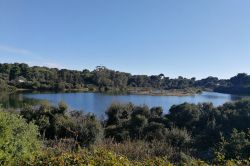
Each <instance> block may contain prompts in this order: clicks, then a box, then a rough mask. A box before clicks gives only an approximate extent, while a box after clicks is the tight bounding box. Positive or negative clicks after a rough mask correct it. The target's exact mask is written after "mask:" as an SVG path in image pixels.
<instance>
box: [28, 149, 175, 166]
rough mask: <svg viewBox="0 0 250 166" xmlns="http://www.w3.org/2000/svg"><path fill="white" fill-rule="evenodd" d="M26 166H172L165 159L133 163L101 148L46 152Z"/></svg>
mask: <svg viewBox="0 0 250 166" xmlns="http://www.w3.org/2000/svg"><path fill="white" fill-rule="evenodd" d="M24 165H36V166H43V165H47V166H54V165H58V166H72V165H75V166H78V165H79V166H85V165H86V166H152V165H155V166H171V165H172V164H171V163H170V162H168V161H166V160H164V159H163V158H154V159H149V160H145V161H141V162H136V161H131V160H129V159H128V158H127V157H125V156H122V155H117V154H115V153H113V152H110V151H107V150H105V149H102V148H99V149H95V150H92V151H90V150H86V149H82V150H80V151H78V152H58V151H56V150H55V149H53V150H52V149H50V150H46V151H44V152H43V153H41V154H40V155H38V156H36V158H35V160H33V162H31V163H26V164H24Z"/></svg>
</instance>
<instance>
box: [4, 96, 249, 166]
mask: <svg viewBox="0 0 250 166" xmlns="http://www.w3.org/2000/svg"><path fill="white" fill-rule="evenodd" d="M10 114H11V115H10ZM106 115H107V118H106V119H105V120H99V119H97V118H96V117H95V116H94V115H92V114H83V113H82V112H78V111H68V109H67V105H66V104H64V103H63V102H61V103H60V104H59V105H58V106H57V107H55V106H51V105H49V104H48V103H44V104H41V105H38V106H27V107H26V108H23V109H21V111H18V112H16V111H14V112H13V111H12V113H10V111H8V112H3V111H0V127H1V132H2V133H5V134H1V135H0V140H1V141H0V154H1V157H0V163H1V164H3V165H5V164H7V163H8V161H12V162H15V163H18V162H20V161H25V162H27V161H29V162H30V163H32V164H31V165H48V164H49V163H50V164H51V163H53V164H56V165H58V163H59V164H60V163H61V164H62V163H63V165H88V164H92V165H115V164H116V165H117V163H119V164H120V165H171V163H173V164H174V165H184V163H186V165H209V164H210V165H211V164H214V165H230V164H231V165H249V164H250V161H249V157H250V100H240V101H237V102H231V103H226V104H224V105H223V106H220V107H214V106H213V105H212V104H209V103H203V104H198V105H195V104H189V103H183V104H181V105H175V106H172V108H171V109H170V112H169V114H164V113H163V111H162V108H161V107H153V108H149V107H147V106H146V105H143V106H136V105H133V104H131V103H129V104H119V103H114V104H112V105H111V106H110V107H109V108H108V109H107V111H106ZM16 116H18V117H16ZM24 121H26V123H25V122H24ZM37 135H40V136H39V138H36V136H37ZM1 137H4V138H3V139H2V138H1ZM40 140H41V141H42V142H41V141H40ZM39 141H40V142H39ZM39 144H40V146H43V149H42V150H41V149H40V151H39ZM86 148H87V149H88V150H87V149H86ZM102 162H103V163H102ZM124 162H125V163H127V164H124ZM30 163H29V165H30ZM105 163H106V164H105ZM206 163H207V164H206ZM19 164H20V163H19Z"/></svg>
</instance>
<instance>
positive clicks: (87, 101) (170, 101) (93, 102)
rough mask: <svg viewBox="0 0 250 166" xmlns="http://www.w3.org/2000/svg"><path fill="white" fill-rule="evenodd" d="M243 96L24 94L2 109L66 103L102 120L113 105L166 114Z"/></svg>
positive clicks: (0, 98)
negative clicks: (184, 106)
mask: <svg viewBox="0 0 250 166" xmlns="http://www.w3.org/2000/svg"><path fill="white" fill-rule="evenodd" d="M240 98H242V97H241V96H233V95H229V94H221V93H214V92H203V93H201V94H197V95H193V96H149V95H110V94H102V93H51V92H50V93H23V94H11V95H7V94H1V95H0V104H2V106H3V107H7V108H9V107H11V108H21V107H23V106H24V105H26V104H38V103H40V102H41V101H43V100H47V101H49V102H51V103H52V104H54V105H57V104H58V103H59V102H60V101H65V102H66V103H67V104H68V105H69V107H70V108H71V109H77V110H82V111H85V112H92V113H95V114H97V115H99V116H101V115H103V114H104V112H105V111H106V109H107V107H108V106H110V104H111V103H113V102H120V103H128V102H132V103H134V104H136V105H143V104H146V105H148V106H149V107H154V106H161V107H162V108H163V109H164V112H165V113H167V112H168V110H169V109H170V107H171V106H173V105H176V104H182V103H184V102H188V103H195V104H198V103H203V102H210V103H213V104H214V105H215V106H219V105H222V104H224V103H225V102H229V101H233V100H238V99H240Z"/></svg>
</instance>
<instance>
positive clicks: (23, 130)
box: [0, 111, 41, 165]
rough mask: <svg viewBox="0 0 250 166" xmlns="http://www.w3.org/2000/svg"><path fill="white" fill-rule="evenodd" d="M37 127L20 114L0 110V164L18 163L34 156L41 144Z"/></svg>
mask: <svg viewBox="0 0 250 166" xmlns="http://www.w3.org/2000/svg"><path fill="white" fill-rule="evenodd" d="M38 135H39V134H38V128H37V126H35V125H34V124H33V123H29V124H28V123H26V122H25V120H24V119H22V118H21V117H20V116H18V115H15V114H11V113H8V112H3V111H0V165H18V163H19V162H20V161H28V160H31V159H32V158H33V157H34V154H35V153H37V152H38V150H39V149H40V146H41V142H40V141H39V140H38Z"/></svg>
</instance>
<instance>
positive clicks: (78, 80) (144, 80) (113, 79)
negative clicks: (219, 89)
mask: <svg viewBox="0 0 250 166" xmlns="http://www.w3.org/2000/svg"><path fill="white" fill-rule="evenodd" d="M0 81H1V85H5V86H2V87H7V85H8V86H13V87H17V88H23V89H35V90H68V89H82V88H88V89H90V90H93V89H94V88H97V90H99V91H108V90H113V89H115V90H120V91H124V90H126V89H127V88H128V87H150V88H156V89H184V88H188V87H194V86H204V87H213V86H214V85H216V84H217V83H218V82H220V80H218V79H217V78H208V79H204V80H201V81H196V80H195V78H191V79H187V78H183V77H178V78H177V79H171V78H169V77H165V76H164V75H163V74H159V75H152V76H146V75H131V74H129V73H124V72H119V71H114V70H109V69H107V68H105V67H102V66H99V67H97V68H96V69H95V70H93V71H89V70H83V71H76V70H66V69H61V70H59V69H56V68H47V67H38V66H34V67H29V66H28V65H27V64H23V63H21V64H19V63H15V64H7V63H4V64H0Z"/></svg>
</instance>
